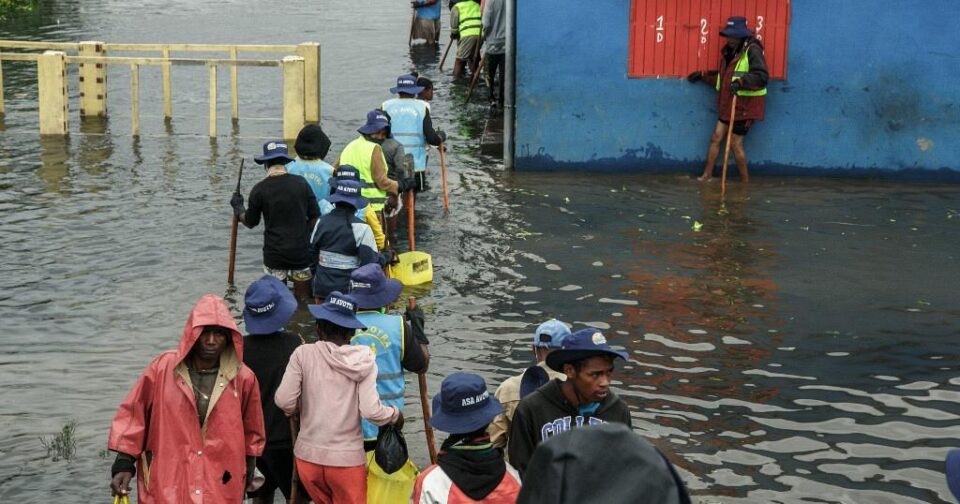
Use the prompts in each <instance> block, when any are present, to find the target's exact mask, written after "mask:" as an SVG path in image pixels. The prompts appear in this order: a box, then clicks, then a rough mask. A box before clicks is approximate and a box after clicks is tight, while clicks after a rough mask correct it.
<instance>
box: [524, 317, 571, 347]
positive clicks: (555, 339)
mask: <svg viewBox="0 0 960 504" xmlns="http://www.w3.org/2000/svg"><path fill="white" fill-rule="evenodd" d="M569 335H570V329H568V328H567V325H566V324H564V323H563V322H560V321H559V320H557V319H550V320H548V321H546V322H544V323H542V324H540V325H539V326H537V330H536V331H534V333H533V346H535V347H540V348H560V344H561V343H563V340H564V338H566V337H567V336H569Z"/></svg>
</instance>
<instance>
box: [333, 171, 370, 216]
mask: <svg viewBox="0 0 960 504" xmlns="http://www.w3.org/2000/svg"><path fill="white" fill-rule="evenodd" d="M333 187H334V189H333V194H331V195H330V196H327V201H329V202H330V203H332V204H337V203H346V204H348V205H350V206H352V207H354V208H356V209H357V210H359V209H361V208H366V206H367V200H366V198H364V197H363V196H361V191H363V184H361V183H360V182H357V181H355V180H349V179H343V180H341V179H340V178H339V177H338V178H337V183H336V184H335V185H334V186H333Z"/></svg>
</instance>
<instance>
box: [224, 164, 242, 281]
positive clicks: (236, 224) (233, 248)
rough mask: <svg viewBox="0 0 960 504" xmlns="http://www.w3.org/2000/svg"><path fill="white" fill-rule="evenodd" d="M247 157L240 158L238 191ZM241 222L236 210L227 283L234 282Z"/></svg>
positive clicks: (231, 230)
mask: <svg viewBox="0 0 960 504" xmlns="http://www.w3.org/2000/svg"><path fill="white" fill-rule="evenodd" d="M244 161H245V159H241V160H240V173H238V174H237V189H236V192H238V193H239V192H240V179H242V178H243V162H244ZM239 224H240V216H238V215H237V213H236V212H233V224H232V225H231V227H230V259H229V261H228V262H227V283H229V284H232V283H233V270H234V267H235V266H236V265H237V228H238V227H239Z"/></svg>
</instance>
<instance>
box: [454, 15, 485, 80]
mask: <svg viewBox="0 0 960 504" xmlns="http://www.w3.org/2000/svg"><path fill="white" fill-rule="evenodd" d="M481 29H482V20H481V14H480V3H479V2H477V1H476V0H460V1H459V2H457V3H456V4H454V5H453V7H452V8H451V10H450V39H451V40H453V39H456V40H457V59H456V61H454V63H453V80H459V79H460V78H461V77H463V71H464V69H465V68H466V66H467V63H468V62H469V63H470V75H473V73H474V72H476V71H477V65H478V64H479V61H478V60H479V57H480V32H481Z"/></svg>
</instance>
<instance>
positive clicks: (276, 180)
mask: <svg viewBox="0 0 960 504" xmlns="http://www.w3.org/2000/svg"><path fill="white" fill-rule="evenodd" d="M261 215H262V216H263V226H264V230H263V264H264V266H266V267H268V268H273V269H283V270H299V269H303V268H306V267H308V266H309V265H310V254H309V252H308V249H309V247H310V231H311V230H310V229H308V225H309V222H310V221H311V220H312V219H316V218H317V217H319V216H320V207H319V206H318V205H317V198H316V196H314V194H313V190H312V189H310V184H308V183H307V181H306V179H304V178H303V177H301V176H299V175H290V174H283V175H275V176H272V177H267V178H265V179H263V180H261V181H260V182H257V185H255V186H253V190H251V191H250V206H249V207H247V213H246V216H245V219H246V224H247V225H248V226H250V227H254V226H256V225H257V224H259V223H260V216H261Z"/></svg>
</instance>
